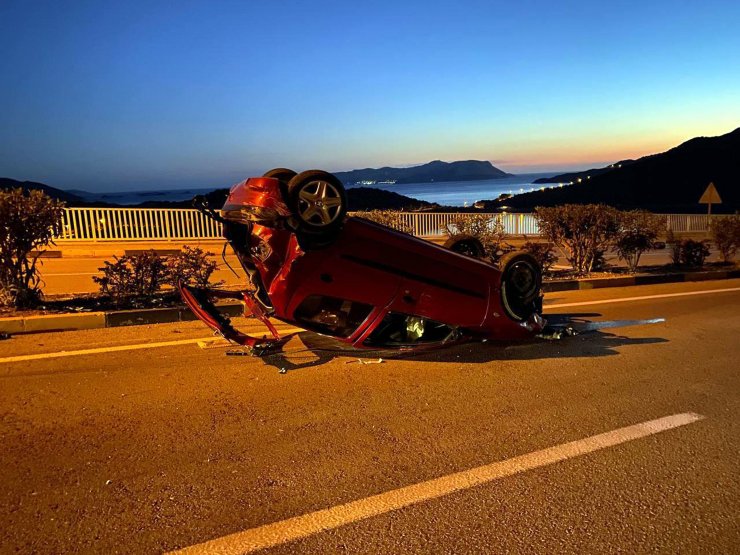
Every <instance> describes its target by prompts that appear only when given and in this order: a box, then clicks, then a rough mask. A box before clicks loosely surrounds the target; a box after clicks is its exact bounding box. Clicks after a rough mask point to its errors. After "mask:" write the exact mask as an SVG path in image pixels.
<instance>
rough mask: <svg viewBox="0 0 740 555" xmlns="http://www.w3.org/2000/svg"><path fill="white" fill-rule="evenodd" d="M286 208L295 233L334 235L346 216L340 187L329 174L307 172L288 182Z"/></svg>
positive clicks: (344, 195) (336, 180) (342, 188)
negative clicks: (289, 211)
mask: <svg viewBox="0 0 740 555" xmlns="http://www.w3.org/2000/svg"><path fill="white" fill-rule="evenodd" d="M288 205H289V206H290V208H291V210H292V212H293V214H294V216H295V217H296V219H297V220H298V224H299V230H301V231H304V232H308V233H314V234H320V235H322V236H327V235H330V234H333V233H334V232H336V231H337V230H338V229H339V228H340V227H341V225H342V222H343V221H344V217H345V216H346V214H347V194H346V193H345V191H344V185H342V182H341V181H339V179H337V178H336V177H335V176H333V175H332V174H330V173H328V172H325V171H321V170H309V171H305V172H302V173H299V174H298V175H296V176H295V177H294V178H293V179H291V180H290V182H289V183H288Z"/></svg>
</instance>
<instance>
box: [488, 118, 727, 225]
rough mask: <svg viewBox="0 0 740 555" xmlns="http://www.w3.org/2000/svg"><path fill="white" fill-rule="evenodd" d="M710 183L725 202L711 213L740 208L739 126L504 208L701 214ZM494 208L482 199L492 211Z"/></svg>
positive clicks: (522, 197) (531, 195) (523, 197)
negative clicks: (601, 207) (596, 207)
mask: <svg viewBox="0 0 740 555" xmlns="http://www.w3.org/2000/svg"><path fill="white" fill-rule="evenodd" d="M710 182H713V183H714V184H715V185H716V187H717V190H718V191H719V194H720V196H721V197H722V201H723V204H721V205H719V206H717V205H715V206H713V208H712V212H725V213H727V212H730V213H732V212H735V211H736V210H737V209H738V208H740V128H738V129H736V130H735V131H732V132H730V133H727V134H726V135H721V136H719V137H697V138H694V139H691V140H689V141H686V142H685V143H683V144H681V145H679V146H677V147H675V148H672V149H670V150H668V151H666V152H663V153H661V154H652V155H650V156H645V157H643V158H640V159H639V160H635V161H634V162H632V163H630V164H622V167H621V168H620V167H613V168H610V169H608V170H607V171H605V172H603V173H600V174H598V175H594V174H592V175H591V179H586V180H582V181H581V183H578V182H577V181H576V182H575V183H574V184H573V185H569V186H566V187H562V188H550V189H546V190H544V191H534V192H531V193H524V194H521V195H515V196H513V197H511V198H509V199H506V201H505V204H506V205H507V206H510V207H512V208H513V209H519V210H531V209H532V208H534V207H536V206H553V205H557V204H564V203H577V204H586V203H605V204H610V205H612V206H616V207H618V208H646V209H648V210H654V211H657V212H678V213H680V212H703V211H705V210H706V207H705V206H704V205H700V204H699V197H700V196H701V194H702V193H703V192H704V190H705V189H706V187H707V185H708V184H709V183H710ZM497 204H500V203H496V202H494V201H486V206H487V207H488V208H489V209H490V208H493V207H495V206H496V205H497Z"/></svg>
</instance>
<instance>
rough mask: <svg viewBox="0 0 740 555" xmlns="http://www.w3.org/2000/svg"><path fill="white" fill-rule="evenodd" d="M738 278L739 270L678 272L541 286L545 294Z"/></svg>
mask: <svg viewBox="0 0 740 555" xmlns="http://www.w3.org/2000/svg"><path fill="white" fill-rule="evenodd" d="M734 278H740V270H738V269H735V270H711V271H708V272H680V273H672V274H654V275H651V274H638V275H635V276H620V277H614V278H594V279H581V280H577V279H571V280H568V281H546V282H544V283H543V284H542V290H543V291H544V292H545V293H553V292H555V291H578V290H582V289H603V288H606V287H630V286H632V285H657V284H660V283H683V282H688V281H709V280H714V279H734Z"/></svg>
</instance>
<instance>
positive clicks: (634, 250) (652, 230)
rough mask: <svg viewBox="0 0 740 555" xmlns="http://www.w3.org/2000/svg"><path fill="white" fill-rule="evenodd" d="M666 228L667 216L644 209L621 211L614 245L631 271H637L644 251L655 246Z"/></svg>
mask: <svg viewBox="0 0 740 555" xmlns="http://www.w3.org/2000/svg"><path fill="white" fill-rule="evenodd" d="M664 229H665V217H663V216H658V215H656V214H651V213H650V212H646V211H644V210H632V211H630V212H620V213H619V229H618V231H617V236H616V240H615V242H614V247H615V248H616V251H617V255H618V256H619V258H620V260H624V261H625V262H626V263H627V267H628V268H629V271H630V272H636V271H637V266H638V265H639V264H640V257H641V256H642V253H643V252H645V251H646V250H648V249H651V248H652V247H653V244H654V243H655V240H656V239H657V238H658V236H659V235H660V233H661V232H662V231H663V230H664Z"/></svg>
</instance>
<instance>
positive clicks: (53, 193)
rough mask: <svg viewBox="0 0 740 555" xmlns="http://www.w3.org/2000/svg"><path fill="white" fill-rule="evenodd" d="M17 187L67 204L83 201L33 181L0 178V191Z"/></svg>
mask: <svg viewBox="0 0 740 555" xmlns="http://www.w3.org/2000/svg"><path fill="white" fill-rule="evenodd" d="M18 187H20V188H21V189H23V190H24V191H29V190H31V189H40V190H41V191H44V192H45V193H46V194H47V195H49V196H50V197H52V198H55V199H58V200H63V201H64V202H67V203H74V204H79V203H80V202H83V199H82V198H81V197H79V196H77V195H75V194H73V193H70V192H68V191H62V190H61V189H57V188H55V187H49V186H48V185H44V184H43V183H36V182H35V181H17V180H15V179H10V178H9V177H0V189H17V188H18Z"/></svg>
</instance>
